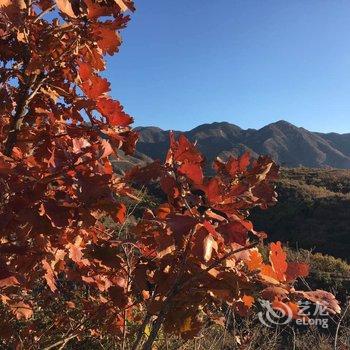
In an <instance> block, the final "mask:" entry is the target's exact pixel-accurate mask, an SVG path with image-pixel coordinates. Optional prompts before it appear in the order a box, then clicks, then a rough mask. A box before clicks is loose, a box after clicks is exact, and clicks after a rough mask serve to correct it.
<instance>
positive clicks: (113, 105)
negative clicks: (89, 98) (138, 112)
mask: <svg viewBox="0 0 350 350" xmlns="http://www.w3.org/2000/svg"><path fill="white" fill-rule="evenodd" d="M96 106H97V109H98V110H99V112H101V114H102V115H103V116H104V117H106V118H107V120H108V122H109V124H110V125H112V126H123V127H125V126H128V125H129V124H131V123H132V122H133V119H132V118H131V117H130V116H129V115H128V114H126V113H125V112H124V111H123V108H122V106H121V104H120V103H119V102H118V101H114V100H112V99H108V98H101V99H99V100H98V101H97V104H96Z"/></svg>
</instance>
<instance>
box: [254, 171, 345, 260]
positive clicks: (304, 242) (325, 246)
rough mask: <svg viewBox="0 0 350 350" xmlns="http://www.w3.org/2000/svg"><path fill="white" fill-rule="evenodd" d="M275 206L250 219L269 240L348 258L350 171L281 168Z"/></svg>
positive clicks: (256, 213) (259, 212) (258, 211)
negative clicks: (267, 234)
mask: <svg viewBox="0 0 350 350" xmlns="http://www.w3.org/2000/svg"><path fill="white" fill-rule="evenodd" d="M277 192H278V194H279V198H278V203H277V205H276V206H274V207H272V208H270V209H268V210H267V211H261V210H255V211H254V212H253V213H252V215H251V218H252V220H253V221H254V223H255V225H256V227H257V228H258V229H259V230H264V231H266V232H268V233H269V239H271V240H282V241H284V242H289V245H290V246H291V247H298V248H305V249H313V250H314V251H316V252H321V253H326V254H331V255H333V256H337V257H341V258H344V259H347V260H349V252H350V171H349V170H331V169H324V170H320V169H306V168H296V169H282V171H281V177H280V179H279V180H278V181H277Z"/></svg>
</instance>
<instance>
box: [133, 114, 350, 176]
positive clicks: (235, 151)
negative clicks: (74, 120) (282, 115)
mask: <svg viewBox="0 0 350 350" xmlns="http://www.w3.org/2000/svg"><path fill="white" fill-rule="evenodd" d="M136 130H137V131H138V132H139V135H140V137H139V142H138V145H137V154H136V156H135V157H136V158H137V159H140V160H142V161H145V160H147V159H148V157H149V158H152V159H164V157H165V154H166V151H167V149H168V147H169V131H168V130H162V129H160V128H157V127H153V126H149V127H138V128H136ZM174 133H175V134H177V135H178V134H181V133H183V134H184V135H185V136H186V137H187V138H188V139H189V140H191V141H193V142H196V143H197V145H198V148H199V149H200V150H201V152H202V153H203V154H204V155H205V156H206V158H207V160H208V161H209V162H211V161H212V160H214V159H215V158H216V157H220V158H222V159H227V158H228V157H229V156H238V155H240V154H242V153H243V152H245V151H249V152H250V153H251V155H252V156H254V157H257V156H258V155H264V154H269V155H270V156H271V157H272V158H273V159H274V160H275V161H276V162H277V163H278V164H280V165H282V166H285V167H298V166H305V167H310V168H327V167H332V168H343V169H350V133H349V134H337V133H319V132H311V131H308V130H306V129H304V128H301V127H297V126H295V125H293V124H290V123H288V122H286V121H284V120H280V121H278V122H275V123H272V124H269V125H266V126H264V127H263V128H261V129H258V130H257V129H246V130H244V129H242V128H240V127H239V126H237V125H234V124H230V123H227V122H215V123H212V124H203V125H200V126H197V127H196V128H194V129H192V130H189V131H184V132H180V131H174Z"/></svg>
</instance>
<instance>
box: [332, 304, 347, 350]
mask: <svg viewBox="0 0 350 350" xmlns="http://www.w3.org/2000/svg"><path fill="white" fill-rule="evenodd" d="M349 306H350V301H348V305H347V306H346V308H345V310H344V313H343V315H342V316H341V317H340V320H339V322H338V324H337V329H336V331H335V337H334V350H337V343H338V335H339V329H340V324H341V322H342V321H343V319H344V317H345V315H346V313H347V312H348V310H349Z"/></svg>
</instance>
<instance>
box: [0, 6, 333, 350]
mask: <svg viewBox="0 0 350 350" xmlns="http://www.w3.org/2000/svg"><path fill="white" fill-rule="evenodd" d="M53 4H54V2H53V1H51V0H40V1H34V2H28V4H27V5H28V6H31V7H30V8H29V9H27V11H23V9H24V8H26V6H27V5H26V3H24V2H23V1H15V2H13V1H12V2H9V1H5V0H2V1H1V0H0V6H1V7H3V6H7V7H6V8H5V9H4V10H3V11H5V12H6V16H0V34H1V35H2V43H0V44H1V48H0V49H1V50H0V59H2V60H3V61H4V62H5V63H6V64H3V65H2V66H3V68H2V74H1V78H0V79H2V81H0V83H1V84H2V87H3V91H4V92H3V93H2V95H1V97H2V100H1V101H2V106H3V107H4V108H3V115H2V123H3V124H4V125H2V126H3V127H2V128H1V130H0V138H1V140H0V141H1V142H0V145H2V148H1V149H0V189H1V191H0V196H1V204H2V205H1V207H0V253H1V254H0V290H1V294H0V299H1V301H2V303H3V307H2V308H1V315H0V316H1V317H2V319H3V320H6V322H7V320H8V323H9V325H10V326H11V327H12V329H13V331H14V330H16V331H19V333H20V334H19V335H18V337H20V338H21V340H22V341H21V346H22V347H25V348H35V347H37V346H39V347H40V346H41V345H42V344H37V341H38V339H41V336H42V334H43V333H42V329H43V327H42V326H43V324H42V323H41V319H44V320H45V321H44V323H45V325H44V326H45V329H48V330H50V329H53V330H54V331H55V332H57V333H59V334H66V332H67V329H66V326H67V320H68V321H69V322H68V323H69V324H70V326H71V327H70V328H71V329H76V330H78V333H77V335H78V336H79V337H78V338H77V339H79V340H80V339H82V338H80V333H81V334H84V335H85V334H89V331H90V333H91V334H94V335H96V336H104V335H105V334H106V332H111V334H109V335H108V337H109V338H110V337H111V335H112V336H114V337H121V336H122V334H123V331H129V330H133V329H137V325H138V322H139V321H140V320H136V319H134V318H133V317H134V316H135V317H138V316H136V315H144V314H147V315H155V316H158V317H159V316H161V317H159V318H158V319H163V317H164V324H163V326H164V331H165V332H168V333H175V334H180V335H181V336H182V337H183V338H185V339H187V338H191V337H193V336H195V335H196V334H197V333H198V332H199V330H200V329H201V327H202V325H203V324H204V322H206V321H207V320H204V319H202V318H204V316H205V315H206V316H207V317H209V318H210V317H212V318H213V319H215V318H214V316H212V315H211V311H210V310H212V309H213V307H212V306H213V305H215V304H217V305H223V303H226V304H228V305H229V306H230V307H232V308H234V309H235V310H237V311H238V312H239V313H240V314H242V315H246V314H247V313H248V311H249V310H251V309H252V306H253V303H254V300H255V299H254V297H255V294H256V297H257V298H259V297H260V296H262V297H264V298H266V299H269V300H271V302H273V306H274V307H284V306H285V305H287V306H289V307H291V308H294V309H293V310H294V311H293V312H295V310H296V308H295V305H296V304H295V303H294V302H295V301H296V300H300V299H303V298H304V299H308V300H311V301H313V302H315V303H322V304H323V305H327V307H328V308H329V310H332V311H333V312H338V311H339V306H338V304H337V302H336V301H335V299H334V297H333V296H332V295H331V294H327V293H325V292H321V291H316V292H295V291H294V290H293V288H292V283H293V282H294V280H295V279H296V278H298V277H301V276H303V277H304V276H306V275H307V273H308V267H307V265H305V264H299V263H289V264H287V262H286V254H285V253H284V252H283V250H282V247H281V244H280V243H279V242H278V243H276V244H272V245H271V246H270V248H271V249H270V254H269V261H270V263H268V262H264V259H263V257H262V255H261V254H260V253H259V251H258V249H257V248H253V249H252V247H255V246H256V245H257V243H258V242H257V239H258V238H259V240H260V241H261V240H262V235H259V234H258V233H257V232H255V231H254V228H253V225H252V223H251V222H250V221H249V220H248V219H247V217H248V214H249V210H250V209H252V208H253V207H256V206H259V207H262V208H266V207H268V206H269V205H271V204H273V203H274V201H275V200H276V194H275V192H274V190H273V188H272V186H271V181H272V180H273V179H275V178H276V176H277V173H278V167H277V166H276V165H275V164H274V163H273V162H272V161H271V160H270V159H269V158H268V157H260V158H259V159H258V160H256V161H252V162H251V161H250V159H249V154H248V153H246V154H244V155H243V156H242V157H240V158H237V159H235V158H230V159H229V161H228V162H226V163H224V162H221V161H217V162H216V163H215V169H216V171H217V173H216V175H215V176H213V177H206V176H205V174H204V172H203V166H204V157H203V156H202V155H201V153H200V152H199V151H198V150H197V148H196V146H195V144H193V143H192V142H190V141H189V140H188V139H186V138H185V137H184V136H182V135H181V136H180V137H179V138H175V135H174V134H173V133H171V134H170V150H169V152H168V154H167V158H166V162H165V164H161V163H160V162H154V163H152V164H148V165H147V166H146V167H144V168H139V167H138V168H135V169H133V170H132V171H130V172H129V173H128V174H127V175H126V176H125V177H122V176H121V175H117V174H114V173H113V168H112V164H111V161H110V158H111V157H110V156H111V155H112V154H115V157H117V156H118V154H119V152H118V150H123V151H124V152H125V153H126V154H132V152H133V151H134V149H135V144H136V141H137V133H135V132H133V131H131V128H130V124H131V123H132V121H133V120H132V118H131V117H130V116H129V115H128V114H126V113H125V112H124V111H123V108H122V106H121V104H120V103H119V102H118V101H116V100H114V99H112V98H111V97H109V95H108V94H109V92H110V84H109V82H108V81H107V79H105V78H102V77H101V76H100V75H98V74H99V72H100V71H102V70H104V69H105V61H104V55H105V54H110V55H112V54H114V53H115V52H117V51H118V47H119V45H120V43H121V39H120V36H119V30H121V29H122V28H124V27H125V25H126V23H127V21H128V18H127V17H125V16H124V15H123V14H122V11H125V10H127V9H129V10H133V3H132V2H131V1H129V0H69V1H68V0H57V1H56V4H57V6H58V9H59V11H53V12H52V13H51V15H50V17H52V16H53V17H54V19H53V20H51V18H50V20H46V18H45V16H46V14H45V13H44V14H42V16H41V15H40V12H38V7H37V5H38V6H39V8H40V11H42V10H47V9H49V8H50V7H51V6H52V5H53ZM20 10H22V11H20ZM19 12H20V13H19ZM10 15H11V16H10ZM62 18H63V20H62ZM24 46H29V48H30V50H29V51H30V55H31V56H32V57H30V60H29V61H30V63H29V65H26V69H24V70H23V69H18V67H19V68H21V67H23V62H27V60H28V57H27V55H28V50H25V49H24ZM32 48H35V50H32ZM10 62H11V64H9V63H10ZM9 77H16V78H17V81H18V83H16V84H13V83H9V80H11V79H9ZM42 77H44V80H43V81H42V85H41V86H39V87H38V88H36V84H37V82H40V81H41V79H42ZM27 82H30V83H31V84H32V83H33V84H34V85H33V86H32V85H31V86H30V89H29V90H31V91H30V98H29V99H28V100H25V101H23V100H22V99H23V91H25V90H27V88H28V87H27V86H26V85H27ZM17 85H18V86H17ZM24 95H25V94H24ZM23 102H24V105H23ZM21 106H23V108H22V109H23V111H21V117H23V122H22V125H21V127H20V128H19V130H17V132H16V134H15V133H13V131H11V132H12V134H9V130H10V129H11V128H10V125H12V124H16V123H19V122H20V120H17V119H16V120H11V118H13V116H15V115H16V114H17V112H18V108H19V107H21ZM22 114H23V115H22ZM87 118H88V119H89V122H87ZM12 136H14V141H13V144H12V141H11V143H10V144H9V143H8V140H9V139H12ZM4 154H8V155H11V158H10V157H5V156H4ZM149 182H150V183H152V186H153V189H154V187H156V190H157V191H158V190H159V187H160V189H161V190H163V192H164V194H165V195H164V196H160V198H161V199H164V201H165V202H164V203H160V204H159V205H158V204H157V203H153V201H150V202H151V203H149V198H148V197H147V196H145V197H142V200H141V198H138V197H137V194H138V191H136V190H135V189H133V188H131V183H133V184H135V183H136V184H137V185H139V184H142V185H143V186H145V185H147V184H148V183H149ZM154 185H156V186H154ZM138 189H139V186H138ZM141 192H142V193H143V189H142V191H141ZM165 197H167V198H166V199H165ZM135 199H138V202H137V203H135V202H133V203H131V204H130V206H129V205H128V208H129V209H130V210H129V211H128V210H127V207H126V204H125V203H126V200H128V201H133V200H135ZM143 206H146V209H145V210H144V215H143V217H142V218H141V215H139V211H140V210H141V208H142V207H143ZM151 208H152V209H151ZM134 215H135V216H136V218H135V217H134ZM127 216H128V220H127V221H126V219H127ZM250 236H251V237H253V238H251V237H250ZM46 285H47V287H46ZM49 289H50V290H49ZM253 292H254V297H253V296H252V295H251V294H253ZM52 293H54V294H52ZM66 299H67V300H66ZM70 299H72V300H70ZM141 301H142V306H141V303H140V302H141ZM51 302H52V303H51ZM59 307H62V309H63V308H64V310H65V312H64V313H57V312H55V313H52V312H51V310H52V309H54V310H58V309H59ZM67 307H68V309H67ZM46 308H47V309H46ZM37 310H42V311H43V313H44V315H43V316H44V317H41V315H40V317H36V318H35V322H33V323H32V322H28V320H29V319H30V318H31V317H32V315H33V312H34V311H37ZM47 310H49V311H48V312H47ZM72 310H74V312H72ZM10 313H12V314H13V315H14V316H15V317H13V316H12V317H9V314H10ZM15 318H16V319H18V320H21V327H18V325H16V322H17V321H16V320H15ZM77 318H79V319H77ZM81 320H90V321H91V322H88V323H86V322H85V321H84V322H83V323H82V322H81ZM125 322H132V324H133V327H128V328H126V327H125ZM37 324H38V326H37ZM91 324H93V326H90V325H91ZM76 325H78V327H76ZM6 327H7V329H8V328H9V327H8V325H6ZM11 327H10V329H11ZM36 327H37V328H36ZM87 327H90V328H87ZM84 335H82V337H83V336H84ZM57 336H58V335H56V334H55V336H54V337H51V338H50V339H55V338H57ZM132 337H134V334H132ZM10 338H12V339H15V338H17V334H10V335H9V337H7V338H6V339H10ZM134 338H135V337H134ZM111 340H112V341H114V340H115V339H112V338H111ZM22 342H23V344H22ZM0 343H1V341H0ZM46 343H47V344H49V342H46V341H45V344H46ZM6 345H7V344H6ZM12 345H13V344H8V346H9V347H11V348H12V347H13V348H15V347H16V345H17V344H15V345H14V346H12Z"/></svg>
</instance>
